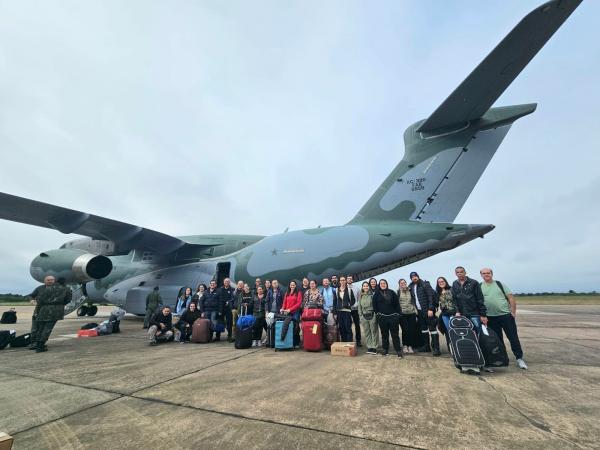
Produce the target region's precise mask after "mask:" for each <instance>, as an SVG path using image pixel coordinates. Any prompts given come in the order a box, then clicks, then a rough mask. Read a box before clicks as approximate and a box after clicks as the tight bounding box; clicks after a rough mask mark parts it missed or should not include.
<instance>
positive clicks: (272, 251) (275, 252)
mask: <svg viewBox="0 0 600 450" xmlns="http://www.w3.org/2000/svg"><path fill="white" fill-rule="evenodd" d="M271 255H273V256H277V249H276V248H274V249H273V250H271Z"/></svg>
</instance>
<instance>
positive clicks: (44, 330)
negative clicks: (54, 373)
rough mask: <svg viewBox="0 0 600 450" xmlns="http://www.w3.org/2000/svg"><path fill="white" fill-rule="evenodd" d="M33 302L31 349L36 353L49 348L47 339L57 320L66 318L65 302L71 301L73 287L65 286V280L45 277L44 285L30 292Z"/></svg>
mask: <svg viewBox="0 0 600 450" xmlns="http://www.w3.org/2000/svg"><path fill="white" fill-rule="evenodd" d="M30 297H31V298H32V303H33V304H35V310H34V311H33V317H32V318H31V344H30V345H29V349H30V350H34V349H35V351H36V353H40V352H45V351H47V350H48V347H46V341H48V338H49V337H50V333H52V329H53V328H54V325H56V322H57V321H59V320H62V319H64V316H65V304H67V303H69V301H71V289H70V288H69V287H68V286H65V284H64V281H63V282H62V283H59V284H55V283H54V277H53V276H51V275H49V276H47V277H45V278H44V285H43V286H38V287H37V288H35V290H34V291H33V292H32V293H31V294H30Z"/></svg>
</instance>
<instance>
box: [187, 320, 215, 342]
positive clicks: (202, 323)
mask: <svg viewBox="0 0 600 450" xmlns="http://www.w3.org/2000/svg"><path fill="white" fill-rule="evenodd" d="M210 327H211V324H210V320H208V319H196V320H195V321H194V323H193V324H192V337H191V338H190V341H191V342H194V343H196V344H208V343H209V342H210V338H211V337H212V331H211V329H210Z"/></svg>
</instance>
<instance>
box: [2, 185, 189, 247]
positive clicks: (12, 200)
mask: <svg viewBox="0 0 600 450" xmlns="http://www.w3.org/2000/svg"><path fill="white" fill-rule="evenodd" d="M0 219H5V220H11V221H13V222H20V223H26V224H29V225H35V226H38V227H44V228H51V229H53V230H58V231H60V232H61V233H65V234H69V233H75V234H80V235H83V236H89V237H91V238H93V239H101V240H108V241H113V242H115V243H116V244H117V246H118V248H119V251H123V252H127V251H129V250H131V249H133V248H139V249H148V250H152V251H154V252H156V253H159V254H168V253H171V252H174V251H175V250H177V249H179V248H180V247H183V246H184V245H186V242H184V241H182V240H181V239H178V238H176V237H173V236H169V235H167V234H163V233H160V232H158V231H154V230H149V229H147V228H142V227H140V226H137V225H131V224H129V223H124V222H119V221H117V220H112V219H107V218H105V217H100V216H95V215H93V214H88V213H84V212H81V211H75V210H73V209H68V208H63V207H60V206H55V205H50V204H48V203H42V202H38V201H35V200H30V199H27V198H22V197H17V196H15V195H10V194H5V193H2V192H0Z"/></svg>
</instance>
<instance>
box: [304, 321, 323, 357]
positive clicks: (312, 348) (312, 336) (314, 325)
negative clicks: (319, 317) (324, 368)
mask: <svg viewBox="0 0 600 450" xmlns="http://www.w3.org/2000/svg"><path fill="white" fill-rule="evenodd" d="M322 336H323V330H322V329H321V322H320V321H318V322H317V321H316V320H311V321H308V320H307V321H304V322H302V347H303V348H304V350H306V351H307V352H320V351H321V349H322V344H321V339H322Z"/></svg>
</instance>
